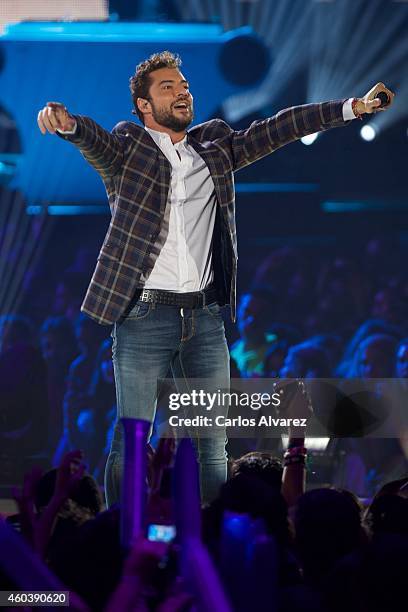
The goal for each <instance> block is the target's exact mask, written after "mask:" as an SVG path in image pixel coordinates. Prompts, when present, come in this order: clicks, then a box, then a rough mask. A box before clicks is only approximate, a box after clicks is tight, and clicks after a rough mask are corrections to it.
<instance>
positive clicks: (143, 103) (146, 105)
mask: <svg viewBox="0 0 408 612" xmlns="http://www.w3.org/2000/svg"><path fill="white" fill-rule="evenodd" d="M136 104H137V108H138V109H139V111H140V112H141V113H143V115H147V114H148V113H151V112H152V107H151V106H150V102H149V100H146V99H145V98H137V100H136Z"/></svg>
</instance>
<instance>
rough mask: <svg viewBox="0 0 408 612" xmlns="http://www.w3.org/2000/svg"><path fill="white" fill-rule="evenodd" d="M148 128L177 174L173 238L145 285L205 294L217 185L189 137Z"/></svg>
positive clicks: (168, 219) (168, 217) (347, 112)
mask: <svg viewBox="0 0 408 612" xmlns="http://www.w3.org/2000/svg"><path fill="white" fill-rule="evenodd" d="M352 100H353V98H350V99H349V100H347V101H346V102H345V103H344V104H343V119H344V120H345V121H349V120H351V119H355V115H354V113H353V110H352V106H351V103H352ZM145 129H146V130H147V132H149V134H150V136H151V137H152V138H153V140H154V142H155V143H156V144H157V146H158V147H159V148H160V149H161V151H162V152H163V154H164V155H165V156H166V157H167V159H168V160H169V162H170V163H171V169H172V172H171V186H170V191H169V196H168V201H167V207H166V214H165V219H164V222H163V225H162V229H161V234H162V236H163V232H165V231H167V232H168V233H167V239H166V240H165V243H164V245H163V247H162V249H161V251H160V253H159V256H158V257H157V259H156V262H155V265H154V268H153V270H152V272H151V273H150V276H149V278H148V279H147V281H146V282H145V285H144V286H145V287H146V289H164V290H167V291H174V292H177V293H186V292H188V291H200V290H201V289H205V287H207V285H209V284H210V283H211V282H212V280H213V271H212V235H213V231H214V222H215V213H216V196H215V191H214V183H213V180H212V178H211V176H210V172H209V170H208V168H207V166H206V164H205V162H204V160H203V159H202V158H201V157H200V155H199V154H198V153H197V151H195V150H194V149H193V148H192V147H191V146H190V145H189V144H188V143H187V137H184V138H183V140H181V141H180V142H178V143H176V144H173V143H172V141H171V138H170V136H169V135H168V134H166V133H165V132H158V131H156V130H152V129H150V128H148V127H146V128H145ZM163 239H164V237H163V238H162V240H163ZM159 242H160V236H159Z"/></svg>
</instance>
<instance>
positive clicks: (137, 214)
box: [38, 51, 394, 505]
mask: <svg viewBox="0 0 408 612" xmlns="http://www.w3.org/2000/svg"><path fill="white" fill-rule="evenodd" d="M180 66H181V61H180V59H179V58H178V57H177V56H176V55H174V54H172V53H170V52H169V51H164V52H162V53H157V54H154V55H152V56H151V57H150V58H149V59H147V60H146V61H144V62H142V63H141V64H139V65H138V66H137V68H136V73H135V75H134V76H133V77H132V78H131V79H130V89H131V93H132V98H133V103H134V106H135V109H136V113H137V115H138V117H139V119H140V121H141V123H142V124H143V126H140V125H137V124H135V123H133V122H129V121H122V122H120V123H118V124H117V125H116V126H115V127H114V129H113V130H112V132H111V133H110V132H108V131H106V130H104V129H103V128H101V127H100V126H99V125H98V124H96V123H95V122H94V121H93V120H92V119H90V118H88V117H84V116H81V115H73V114H71V113H69V112H68V110H67V109H66V108H65V106H64V105H63V104H60V103H56V102H49V103H48V104H47V105H46V106H45V107H44V108H43V109H42V110H41V111H40V112H39V114H38V125H39V127H40V130H41V132H42V133H43V134H45V133H46V132H47V131H48V132H49V133H51V134H56V133H58V134H59V135H60V137H62V138H64V139H65V140H68V141H70V142H72V143H73V144H74V145H76V146H77V147H78V148H79V150H80V151H81V153H82V155H83V156H84V157H85V159H86V160H87V161H88V162H89V163H90V164H91V165H92V166H93V167H94V168H95V169H96V170H97V171H98V173H99V174H100V175H101V177H102V179H103V181H104V184H105V187H106V191H107V194H108V198H109V204H110V208H111V213H112V219H111V222H110V225H109V228H108V231H107V234H106V237H105V240H104V242H103V245H102V248H101V251H100V254H99V257H98V261H97V265H96V269H95V272H94V274H93V277H92V280H91V282H90V285H89V288H88V291H87V293H86V296H85V299H84V302H83V304H82V310H83V312H85V313H87V314H88V315H89V316H91V317H92V318H93V319H95V320H96V321H98V322H99V323H102V324H108V325H111V324H114V327H113V332H112V337H113V363H114V370H115V382H116V393H117V402H118V415H117V417H118V419H120V418H121V417H134V418H142V419H147V420H148V421H150V422H152V421H153V419H154V415H155V408H156V395H157V380H158V379H160V378H165V377H166V374H167V371H168V369H169V367H171V369H172V372H173V375H174V377H175V378H178V379H184V380H185V381H188V379H193V378H206V379H211V380H214V388H217V387H219V386H221V387H223V388H225V387H226V386H227V385H228V380H229V354H228V347H227V343H226V340H225V333H224V323H223V319H222V316H221V308H222V307H223V306H225V305H227V304H229V306H230V310H231V316H232V318H233V320H235V298H236V296H235V285H236V270H237V243H236V232H235V194H234V182H233V173H234V172H235V171H236V170H239V169H241V168H243V167H245V166H247V165H248V164H251V163H253V162H254V161H256V160H258V159H260V158H262V157H264V156H265V155H268V154H269V153H273V152H274V151H275V150H276V149H278V148H279V147H281V146H283V145H285V144H288V143H289V142H292V141H295V140H297V139H299V138H302V137H303V136H306V135H307V134H312V133H314V132H318V131H321V130H326V129H329V128H331V127H337V126H343V125H346V124H347V123H348V122H349V121H350V120H352V119H354V118H356V117H360V116H361V115H363V114H364V113H369V114H371V113H373V112H376V111H378V110H385V109H386V108H388V107H389V106H390V105H391V103H392V101H393V98H394V94H393V93H392V92H391V91H390V90H388V89H387V88H386V87H385V85H384V84H383V83H378V84H377V85H375V87H373V88H372V89H371V90H370V91H369V92H368V93H367V94H366V95H365V96H364V97H363V98H350V99H348V100H338V101H330V102H323V103H321V104H308V105H303V106H295V107H292V108H288V109H285V110H282V111H280V112H279V113H277V114H276V115H275V116H273V117H271V118H269V119H265V120H263V121H256V122H254V123H252V125H251V126H250V127H249V128H248V129H247V130H243V131H234V130H233V129H232V128H231V127H230V126H229V125H227V124H226V123H225V122H224V121H222V120H220V119H213V120H210V121H207V122H205V123H202V124H200V125H197V126H195V127H193V128H191V129H190V130H188V131H187V128H188V127H189V125H190V124H191V122H192V120H193V97H192V95H191V93H190V90H189V84H188V81H187V80H186V78H185V76H184V75H183V74H182V72H181V71H180ZM381 92H383V93H382V94H381ZM378 95H380V98H378V97H377V96H378ZM380 107H381V108H380ZM187 384H188V383H187ZM197 453H198V459H199V463H200V472H201V491H202V499H203V501H204V502H207V501H210V500H211V499H213V498H214V497H215V496H216V495H217V493H218V489H219V486H220V485H221V484H222V483H223V482H224V481H225V479H226V468H227V457H226V452H225V439H224V438H223V437H220V436H216V437H213V438H200V439H199V440H198V441H197ZM122 461H123V439H122V432H121V427H120V425H119V424H118V423H117V424H116V427H115V433H114V437H113V441H112V447H111V452H110V456H109V459H108V463H107V468H106V476H105V485H106V497H107V503H108V505H111V504H112V503H114V502H116V501H118V499H119V484H120V474H121V467H122Z"/></svg>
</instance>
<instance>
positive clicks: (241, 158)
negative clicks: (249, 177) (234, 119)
mask: <svg viewBox="0 0 408 612" xmlns="http://www.w3.org/2000/svg"><path fill="white" fill-rule="evenodd" d="M344 102H345V100H335V101H331V102H323V103H321V104H304V105H302V106H293V107H291V108H286V109H284V110H281V111H279V112H278V113H277V114H276V115H274V116H273V117H269V119H265V120H263V121H254V122H253V123H252V124H251V125H250V126H249V128H247V129H246V130H239V131H235V130H233V129H232V128H230V132H229V134H228V135H225V136H223V137H221V138H220V139H219V141H218V143H219V145H220V146H221V147H222V148H224V147H225V152H226V153H227V155H228V156H229V157H230V160H231V165H232V169H233V170H240V169H241V168H244V167H245V166H248V165H249V164H252V163H253V162H254V161H257V160H258V159H260V158H262V157H264V156H265V155H268V154H269V153H273V152H274V151H276V150H277V149H279V148H280V147H283V146H284V145H286V144H288V143H290V142H293V141H295V140H298V139H299V138H302V137H303V136H307V135H308V134H313V133H315V132H321V131H323V130H328V129H330V128H333V127H339V126H343V125H348V124H349V123H351V121H344V119H343V103H344ZM228 127H229V126H228Z"/></svg>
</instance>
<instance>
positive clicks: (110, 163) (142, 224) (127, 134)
mask: <svg viewBox="0 0 408 612" xmlns="http://www.w3.org/2000/svg"><path fill="white" fill-rule="evenodd" d="M343 103H344V100H337V101H331V102H324V103H322V104H307V105H303V106H294V107H292V108H288V109H285V110H282V111H280V112H278V113H277V114H276V115H274V116H273V117H270V118H269V119H265V120H263V121H255V122H254V123H252V124H251V125H250V127H249V128H248V129H246V130H242V131H234V130H233V129H232V128H231V127H230V126H229V125H227V123H225V122H224V121H222V120H221V119H213V120H211V121H207V122H205V123H202V124H200V125H197V126H195V127H193V128H192V129H190V130H189V131H188V134H187V138H188V143H189V144H190V145H191V146H192V147H193V148H194V149H195V150H196V151H197V153H199V155H201V157H202V158H203V159H204V161H205V163H206V164H207V166H208V169H209V171H210V174H211V177H212V179H213V181H214V186H215V192H216V196H217V203H218V206H217V216H216V223H215V229H214V239H213V265H214V278H215V283H216V286H217V290H218V294H219V301H220V304H221V305H225V304H230V307H231V317H232V319H233V320H235V309H236V306H235V303H236V275H237V259H238V255H237V239H236V227H235V194H234V172H235V171H236V170H239V169H240V168H243V167H245V166H247V165H248V164H251V163H253V162H254V161H256V160H258V159H260V158H261V157H264V156H265V155H268V154H269V153H272V152H273V151H276V149H278V148H279V147H282V146H283V145H285V144H288V143H289V142H292V141H294V140H297V139H299V138H301V137H302V136H305V135H307V134H312V133H314V132H318V131H321V130H326V129H328V128H332V127H336V126H342V125H345V124H346V123H350V122H345V121H344V120H343V113H342V109H343ZM75 119H76V120H77V130H76V132H75V134H74V135H68V134H65V135H64V134H61V135H60V136H61V138H64V139H65V140H68V141H70V142H72V143H73V144H74V145H76V146H77V147H78V148H79V150H80V151H81V153H82V155H83V156H84V158H85V159H86V160H87V161H88V162H89V163H90V164H91V165H92V166H93V167H94V168H95V169H96V170H97V172H98V173H99V174H100V176H101V178H102V180H103V182H104V184H105V188H106V192H107V195H108V199H109V205H110V209H111V213H112V218H111V221H110V224H109V228H108V230H107V233H106V237H105V240H104V242H103V244H102V248H101V250H100V253H99V256H98V260H97V264H96V268H95V272H94V274H93V276H92V279H91V282H90V284H89V287H88V290H87V293H86V296H85V299H84V301H83V304H82V306H81V310H82V311H83V312H85V313H86V314H88V315H89V316H90V317H92V318H93V319H95V320H96V321H98V322H99V323H102V324H112V323H114V322H115V321H118V320H119V319H120V318H121V317H123V316H125V315H126V313H127V311H128V310H129V308H130V306H131V303H132V300H133V299H134V297H135V293H136V292H137V290H138V289H141V288H142V287H143V284H144V282H145V279H146V278H147V277H148V275H149V273H150V272H151V270H152V269H153V266H154V263H155V261H156V259H157V256H158V253H159V252H160V245H159V247H158V245H157V239H158V236H159V232H160V227H161V223H162V219H163V216H164V211H165V208H166V204H167V194H168V190H169V186H170V174H171V165H170V163H169V161H168V160H167V158H166V157H165V155H163V153H162V151H161V150H160V149H159V148H158V147H157V146H156V144H155V142H154V141H153V139H152V138H151V136H150V135H149V133H148V132H147V131H146V130H145V129H144V128H143V127H141V126H139V125H137V124H136V123H133V122H129V121H122V122H120V123H118V124H117V125H116V126H115V127H114V128H113V130H112V132H108V131H106V130H104V129H103V128H101V127H100V126H99V125H98V124H97V123H95V122H94V121H93V120H92V119H89V118H88V117H84V116H81V115H76V116H75Z"/></svg>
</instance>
